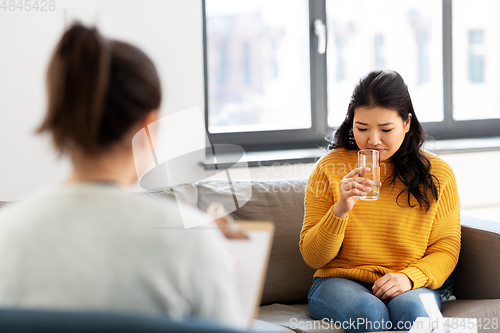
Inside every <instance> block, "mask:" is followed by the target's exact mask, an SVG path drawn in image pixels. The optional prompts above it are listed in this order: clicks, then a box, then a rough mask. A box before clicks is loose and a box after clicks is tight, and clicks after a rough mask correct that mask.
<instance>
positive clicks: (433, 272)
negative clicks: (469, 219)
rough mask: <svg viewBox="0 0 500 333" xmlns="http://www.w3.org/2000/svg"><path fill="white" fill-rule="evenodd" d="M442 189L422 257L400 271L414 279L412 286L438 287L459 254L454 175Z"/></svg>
mask: <svg viewBox="0 0 500 333" xmlns="http://www.w3.org/2000/svg"><path fill="white" fill-rule="evenodd" d="M450 173H451V179H450V181H449V182H447V184H446V185H445V186H446V187H445V188H444V189H443V191H442V192H441V196H440V198H439V200H438V207H437V212H436V216H435V218H434V222H433V225H432V229H431V234H430V237H429V243H428V247H427V250H426V251H425V254H424V256H423V257H422V258H421V259H420V260H417V261H415V262H413V263H412V264H410V265H409V266H408V267H407V268H405V269H403V270H402V271H401V272H400V273H404V274H406V275H407V276H408V277H409V278H410V279H411V280H412V281H413V288H414V289H415V288H420V287H428V288H431V289H437V288H439V287H441V286H442V285H443V283H444V281H445V280H446V279H447V278H448V276H449V275H450V274H451V272H452V271H453V269H454V268H455V266H456V265H457V262H458V256H459V253H460V204H459V197H458V190H457V185H456V182H455V177H454V175H453V172H452V171H451V169H450Z"/></svg>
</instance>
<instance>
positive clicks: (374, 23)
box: [326, 0, 443, 126]
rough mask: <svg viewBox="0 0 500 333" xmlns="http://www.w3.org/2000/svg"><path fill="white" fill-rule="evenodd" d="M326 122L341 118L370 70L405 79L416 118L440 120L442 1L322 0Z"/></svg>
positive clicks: (441, 114) (333, 121)
mask: <svg viewBox="0 0 500 333" xmlns="http://www.w3.org/2000/svg"><path fill="white" fill-rule="evenodd" d="M326 6H327V7H326V15H327V26H328V48H327V68H328V69H327V71H328V73H327V75H328V124H329V125H330V126H338V125H340V123H341V122H342V121H343V120H344V117H345V115H346V112H347V106H348V105H349V99H350V97H351V94H352V90H353V88H354V86H355V85H356V83H357V82H358V81H359V79H360V77H361V76H363V75H365V74H366V73H368V72H369V71H371V70H373V69H393V70H395V71H397V72H399V74H401V75H402V76H403V78H404V80H405V82H406V83H407V84H408V87H409V90H410V95H411V98H412V101H413V107H414V108H415V113H416V114H417V116H418V118H419V120H420V121H442V120H443V51H442V48H443V43H442V40H443V38H442V35H443V33H442V22H443V20H442V4H441V1H435V0H408V1H399V0H378V1H372V0H350V1H344V0H327V1H326Z"/></svg>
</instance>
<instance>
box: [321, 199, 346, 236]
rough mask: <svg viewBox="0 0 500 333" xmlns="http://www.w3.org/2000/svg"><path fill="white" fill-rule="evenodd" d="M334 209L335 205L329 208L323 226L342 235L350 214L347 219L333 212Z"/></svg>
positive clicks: (330, 231) (335, 233)
mask: <svg viewBox="0 0 500 333" xmlns="http://www.w3.org/2000/svg"><path fill="white" fill-rule="evenodd" d="M332 209H333V206H332V207H330V209H329V210H328V213H327V216H326V219H325V221H324V222H323V227H324V228H325V229H326V230H328V231H329V233H330V234H333V235H341V234H343V233H344V232H345V229H346V228H347V220H348V219H349V215H347V217H346V218H345V219H341V218H340V217H338V216H336V215H335V214H333V211H332Z"/></svg>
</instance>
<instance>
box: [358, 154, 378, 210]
mask: <svg viewBox="0 0 500 333" xmlns="http://www.w3.org/2000/svg"><path fill="white" fill-rule="evenodd" d="M358 166H359V167H364V168H370V171H369V172H365V173H362V174H360V177H363V178H367V179H370V180H371V181H373V185H372V186H370V187H371V189H370V191H368V193H367V194H366V195H363V196H360V197H359V198H360V199H361V200H366V201H373V200H377V199H378V198H379V197H380V154H379V152H378V151H377V150H371V149H362V150H360V151H358Z"/></svg>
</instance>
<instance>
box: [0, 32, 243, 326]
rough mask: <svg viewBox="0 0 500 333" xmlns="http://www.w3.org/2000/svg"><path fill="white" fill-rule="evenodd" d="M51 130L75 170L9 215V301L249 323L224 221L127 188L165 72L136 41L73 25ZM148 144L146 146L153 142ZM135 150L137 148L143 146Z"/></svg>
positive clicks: (60, 51) (1, 248)
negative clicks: (221, 226)
mask: <svg viewBox="0 0 500 333" xmlns="http://www.w3.org/2000/svg"><path fill="white" fill-rule="evenodd" d="M47 90H48V110H47V114H46V117H45V119H44V121H43V123H42V124H41V126H40V128H39V132H40V133H44V132H47V133H49V134H50V135H51V137H52V140H53V143H54V145H55V147H56V149H57V150H58V152H59V153H60V154H62V155H67V156H68V157H69V158H70V160H71V162H72V165H73V172H72V174H71V177H70V178H69V179H68V181H67V182H66V183H65V184H63V185H62V186H58V187H56V188H53V189H50V190H44V191H41V192H39V193H37V194H35V195H33V196H31V197H30V198H28V199H27V200H24V201H22V202H17V203H13V204H10V205H8V206H7V207H5V208H2V210H1V211H0V221H1V223H0V272H1V273H0V305H1V306H4V307H29V308H49V309H65V310H91V311H117V312H127V313H139V314H157V315H160V314H161V315H169V316H171V317H173V318H174V319H181V318H185V317H197V318H200V319H206V320H212V321H215V322H217V323H219V324H223V325H228V326H233V327H242V326H244V324H245V323H244V322H243V318H242V312H241V305H240V304H239V299H238V297H237V291H236V281H235V274H234V273H235V272H234V268H233V265H232V258H231V257H230V255H229V254H228V253H227V251H226V249H225V247H224V244H223V241H222V233H221V232H220V230H218V229H215V228H214V229H210V228H205V229H196V228H194V229H188V230H186V229H184V227H183V225H184V224H183V220H184V219H192V220H193V222H192V223H191V224H194V225H196V224H199V223H198V221H201V219H205V217H204V216H203V215H202V214H201V213H198V212H197V211H195V210H194V209H193V210H192V211H191V212H190V213H187V212H188V209H187V208H186V209H183V215H182V218H183V220H181V216H180V212H179V210H178V207H177V204H176V203H175V202H160V201H155V200H153V199H148V198H145V197H144V198H143V197H139V196H137V195H131V194H128V193H127V192H126V191H125V189H124V187H125V186H127V185H130V184H132V183H133V182H135V181H136V180H137V176H136V170H135V165H134V158H133V152H132V138H133V137H134V135H135V134H136V133H137V132H138V131H139V130H140V129H141V128H143V127H145V126H146V125H148V124H149V123H152V122H154V121H155V120H157V117H158V110H159V107H160V101H161V89H160V80H159V77H158V74H157V72H156V68H155V66H154V64H153V62H152V61H151V60H150V58H149V57H148V56H147V55H146V54H145V53H144V52H142V51H141V50H140V49H138V48H137V47H135V46H133V45H130V44H128V43H125V42H121V41H117V40H111V39H107V38H104V37H103V36H101V35H100V34H99V32H98V31H97V29H95V28H89V27H85V26H82V25H79V24H77V25H73V26H72V27H71V28H70V29H69V30H68V31H66V32H65V33H64V35H63V36H62V39H61V40H60V42H59V44H58V45H57V47H56V49H55V51H54V53H53V55H52V58H51V60H50V65H49V68H48V72H47ZM142 148H143V149H144V150H145V151H147V150H149V149H150V148H149V144H148V142H143V147H142ZM134 149H135V147H134Z"/></svg>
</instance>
